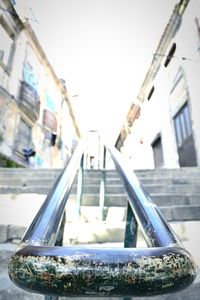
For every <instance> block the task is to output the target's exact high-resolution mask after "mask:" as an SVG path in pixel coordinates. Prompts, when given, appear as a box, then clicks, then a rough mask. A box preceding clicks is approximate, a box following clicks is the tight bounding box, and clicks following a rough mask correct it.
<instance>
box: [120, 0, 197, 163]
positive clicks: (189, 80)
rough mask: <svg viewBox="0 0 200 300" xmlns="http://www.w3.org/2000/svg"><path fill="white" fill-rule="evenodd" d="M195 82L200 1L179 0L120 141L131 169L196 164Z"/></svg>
mask: <svg viewBox="0 0 200 300" xmlns="http://www.w3.org/2000/svg"><path fill="white" fill-rule="evenodd" d="M199 78H200V3H199V1H198V0H190V1H179V3H178V4H177V5H176V6H175V8H174V11H173V13H172V15H171V18H170V20H169V23H168V24H167V26H166V28H165V31H164V32H163V36H162V37H161V40H160V42H159V45H158V47H157V49H156V51H155V54H154V58H153V61H152V64H151V66H150V68H149V70H148V72H147V74H146V76H145V79H144V82H143V84H142V86H141V90H140V92H139V94H138V97H137V101H136V102H135V104H133V105H134V107H135V108H136V107H137V105H138V108H137V111H138V112H140V115H139V116H138V115H137V118H136V117H134V116H133V114H131V116H133V120H131V124H128V122H127V124H126V126H127V127H128V130H129V133H128V132H127V130H124V132H125V133H124V134H126V137H125V138H124V139H123V138H122V135H121V136H119V138H118V145H119V142H121V146H122V144H123V147H121V150H122V152H124V153H126V155H128V156H129V157H130V158H131V160H132V165H133V168H154V167H160V168H178V167H186V166H187V167H192V166H200V118H199V117H200V105H199V98H200V88H199V82H198V81H199ZM130 113H131V109H130V110H129V115H130ZM127 120H128V115H127ZM129 120H130V118H129ZM124 128H125V127H124ZM120 138H121V139H120ZM122 141H123V142H122ZM116 144H117V143H116ZM118 148H120V147H118Z"/></svg>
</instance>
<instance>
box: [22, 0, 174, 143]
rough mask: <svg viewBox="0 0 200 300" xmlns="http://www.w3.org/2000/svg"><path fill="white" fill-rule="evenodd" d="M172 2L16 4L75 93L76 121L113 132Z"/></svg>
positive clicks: (46, 0)
mask: <svg viewBox="0 0 200 300" xmlns="http://www.w3.org/2000/svg"><path fill="white" fill-rule="evenodd" d="M176 2H177V1H175V0H138V1H135V0H57V1H49V0H42V1H39V0H17V1H16V3H17V4H16V9H17V11H18V12H19V13H20V15H21V16H22V17H28V18H30V20H29V21H30V23H31V25H32V27H33V29H34V31H35V33H36V35H37V37H38V39H39V41H40V43H41V46H42V47H43V49H44V51H45V53H46V55H47V57H48V59H49V61H50V63H51V65H52V66H53V68H54V70H55V72H56V74H57V76H58V77H60V78H63V79H64V80H65V81H66V87H67V90H68V92H69V95H70V96H72V95H75V94H78V95H79V96H78V97H72V98H71V101H72V104H73V105H74V107H76V109H77V111H79V113H78V114H77V118H78V120H77V121H78V123H79V124H80V126H82V125H84V126H85V128H87V129H101V130H103V131H104V130H105V131H106V132H107V133H109V134H114V135H115V138H116V137H117V135H118V133H119V129H120V128H121V126H122V124H123V122H124V120H125V117H126V114H127V112H128V109H129V106H130V104H131V103H132V101H133V100H134V99H135V98H136V97H137V95H138V93H139V89H140V87H141V85H142V82H143V79H144V77H145V75H146V72H147V69H148V67H149V65H150V63H151V60H152V58H153V56H152V55H153V53H154V52H155V50H156V48H157V45H158V42H159V39H160V38H161V35H162V33H163V31H164V28H165V26H166V24H167V22H168V20H169V17H170V15H171V13H172V10H173V8H174V5H175V3H176ZM30 8H31V10H32V11H33V12H34V15H35V18H36V19H37V21H38V22H35V21H34V20H31V19H34V16H33V14H32V13H31V10H30ZM80 122H81V123H80Z"/></svg>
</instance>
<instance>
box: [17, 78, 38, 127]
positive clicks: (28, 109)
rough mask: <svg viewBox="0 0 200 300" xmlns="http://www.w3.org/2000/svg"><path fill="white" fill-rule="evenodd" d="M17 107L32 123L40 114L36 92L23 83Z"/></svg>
mask: <svg viewBox="0 0 200 300" xmlns="http://www.w3.org/2000/svg"><path fill="white" fill-rule="evenodd" d="M19 105H20V108H21V109H22V111H24V112H25V113H26V114H27V115H28V116H29V118H30V119H31V120H32V121H33V122H35V121H37V119H38V118H39V113H40V100H39V96H38V93H37V92H36V90H34V89H33V88H32V87H31V86H30V85H29V84H28V83H26V82H25V81H22V82H21V88H20V97H19Z"/></svg>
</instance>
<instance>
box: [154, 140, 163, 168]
mask: <svg viewBox="0 0 200 300" xmlns="http://www.w3.org/2000/svg"><path fill="white" fill-rule="evenodd" d="M152 149H153V156H154V165H155V168H159V167H162V165H163V149H162V140H161V136H160V135H159V136H158V137H157V138H156V139H155V141H154V142H153V143H152Z"/></svg>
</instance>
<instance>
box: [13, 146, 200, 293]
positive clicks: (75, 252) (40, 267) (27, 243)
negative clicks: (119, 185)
mask: <svg viewBox="0 0 200 300" xmlns="http://www.w3.org/2000/svg"><path fill="white" fill-rule="evenodd" d="M106 148H107V149H108V151H109V152H110V154H111V157H112V159H113V161H114V163H115V166H116V169H117V170H118V172H119V174H120V175H121V178H122V180H123V182H124V186H125V188H126V191H127V194H128V196H129V204H128V213H127V220H128V222H127V226H126V238H125V247H124V248H89V247H71V246H70V247H61V246H55V242H56V236H57V234H58V232H59V228H60V223H61V219H62V216H63V211H64V209H65V204H66V201H67V198H68V196H69V193H70V188H71V185H72V183H73V180H74V178H75V175H76V172H77V170H78V165H79V163H80V161H81V158H82V155H83V144H82V143H80V144H79V145H78V147H77V149H76V151H75V152H74V154H73V157H72V158H71V160H70V162H69V163H68V165H67V166H66V168H65V169H64V170H63V172H62V173H61V175H60V176H59V178H58V180H57V182H56V183H55V185H54V187H53V189H52V192H51V193H50V195H49V196H48V197H47V199H46V201H45V202H44V204H43V206H42V207H41V209H40V210H39V212H38V214H37V216H36V217H35V219H34V220H33V222H32V224H31V226H30V227H29V229H28V230H27V232H26V233H25V235H24V237H23V238H22V241H21V243H20V245H19V249H18V250H17V251H16V253H15V254H14V255H13V257H12V259H11V261H10V263H9V276H10V278H11V280H12V281H13V282H14V283H15V284H16V285H18V286H19V287H21V288H23V289H26V290H28V291H31V292H36V293H41V294H45V295H52V296H66V297H81V296H83V297H86V296H95V297H96V296H104V297H105V296H108V297H111V296H116V297H118V296H119V297H125V296H132V297H133V296H148V295H150V296H153V295H160V294H165V293H170V292H176V291H180V290H182V289H184V288H187V287H188V286H189V285H190V284H191V283H192V282H193V281H194V279H195V276H196V265H195V263H194V261H193V259H192V257H191V255H190V253H188V252H187V251H186V250H185V249H184V248H183V246H182V245H181V243H180V242H179V241H178V239H177V237H176V235H175V234H174V232H173V231H172V230H171V229H170V227H169V225H168V223H167V222H166V221H165V220H164V218H163V217H162V215H161V213H160V211H159V209H158V208H157V206H156V205H155V204H154V203H153V201H152V200H151V199H150V196H149V195H148V193H147V192H146V191H145V189H144V188H143V186H142V185H141V184H140V182H139V181H138V179H137V178H136V176H135V175H134V173H133V171H132V170H130V169H129V167H128V166H127V165H126V163H125V162H124V160H123V159H122V157H121V154H120V153H119V152H118V151H117V150H116V149H115V148H113V147H110V146H109V147H108V146H106ZM68 213H70V212H68ZM130 224H131V225H130ZM133 224H135V228H136V229H137V224H138V225H139V227H140V228H141V230H142V232H143V235H144V237H145V240H146V242H147V245H148V247H147V248H136V247H134V246H135V243H134V242H131V239H134V234H133V233H134V232H136V230H130V226H132V227H133ZM129 225H130V226H129Z"/></svg>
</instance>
